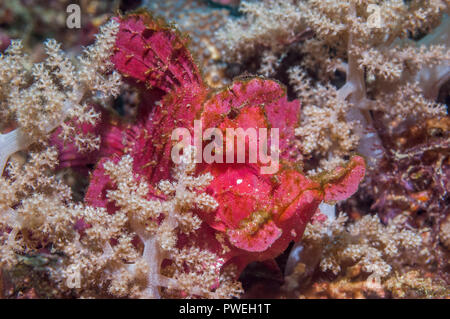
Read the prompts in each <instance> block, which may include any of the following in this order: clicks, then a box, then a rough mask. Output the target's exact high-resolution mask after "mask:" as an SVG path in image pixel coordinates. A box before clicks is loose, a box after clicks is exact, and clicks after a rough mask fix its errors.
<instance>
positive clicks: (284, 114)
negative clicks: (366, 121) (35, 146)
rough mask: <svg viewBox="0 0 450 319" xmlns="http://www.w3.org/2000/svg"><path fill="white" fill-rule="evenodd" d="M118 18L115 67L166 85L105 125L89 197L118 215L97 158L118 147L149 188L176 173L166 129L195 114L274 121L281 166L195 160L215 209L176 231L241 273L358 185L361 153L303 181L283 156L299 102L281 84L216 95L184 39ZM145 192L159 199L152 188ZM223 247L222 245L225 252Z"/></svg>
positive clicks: (227, 122) (213, 120) (188, 124)
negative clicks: (122, 121) (157, 97)
mask: <svg viewBox="0 0 450 319" xmlns="http://www.w3.org/2000/svg"><path fill="white" fill-rule="evenodd" d="M119 21H120V23H121V26H120V32H119V34H118V38H117V45H116V48H115V54H114V57H113V59H112V60H113V62H114V64H115V66H116V68H117V69H118V70H119V71H120V72H121V73H122V74H123V75H125V76H127V77H128V79H129V80H130V82H131V83H135V84H136V85H142V84H145V87H146V88H147V90H148V92H155V91H158V92H162V93H161V102H160V105H159V106H157V105H155V104H154V101H153V100H152V99H149V100H144V101H143V102H142V105H141V107H140V108H141V110H140V112H141V113H140V114H142V115H143V116H142V117H140V118H139V119H138V121H137V123H135V124H133V125H128V126H127V127H125V126H118V127H115V128H114V127H110V128H108V129H107V130H106V132H107V133H105V134H104V136H105V137H106V138H105V143H104V144H103V146H102V150H101V154H105V155H104V157H103V158H102V159H101V160H100V161H99V163H98V164H97V168H96V169H95V170H94V172H93V174H92V177H91V183H90V185H89V188H88V191H87V194H86V203H88V204H90V205H93V206H101V207H106V208H107V209H108V211H109V212H110V213H114V211H115V209H116V208H115V207H114V205H112V204H111V203H110V202H108V200H107V198H106V192H107V190H108V189H112V188H114V187H115V185H113V184H112V183H111V181H110V179H109V177H108V176H106V175H105V172H104V169H103V163H104V162H105V161H107V160H113V161H118V160H119V158H120V156H122V155H123V154H130V155H131V156H132V157H133V160H134V166H133V173H134V175H135V177H136V179H137V180H138V181H139V180H141V179H143V180H146V181H147V182H149V184H151V185H154V184H155V183H156V182H158V181H160V180H162V179H172V175H171V172H172V168H173V166H174V164H173V163H172V161H171V156H170V151H171V148H172V146H173V145H174V143H176V142H175V141H171V133H172V130H173V129H174V128H177V127H185V128H188V129H190V130H191V131H192V129H193V121H194V120H195V119H199V120H201V122H202V125H203V130H205V129H206V128H210V127H217V128H219V129H221V130H222V131H224V132H225V130H226V128H231V127H232V128H237V127H241V128H243V129H246V128H256V129H257V128H269V129H270V128H278V129H279V130H280V152H281V156H280V170H279V171H278V172H277V173H275V174H266V175H264V174H261V171H260V168H261V166H262V165H263V164H262V163H260V162H257V163H249V162H248V161H246V162H245V163H241V164H238V163H230V164H220V163H212V164H206V163H202V164H199V165H198V166H197V172H196V173H197V174H204V173H211V174H212V175H213V177H214V179H213V181H212V182H211V183H210V185H209V186H208V187H207V189H206V191H207V192H208V193H209V194H210V195H212V196H213V197H214V198H215V199H216V201H217V202H218V204H219V206H218V208H217V209H216V210H215V211H214V212H208V213H205V212H201V211H199V212H196V213H197V214H198V215H199V216H200V217H201V218H202V220H203V221H204V223H203V224H202V226H201V228H200V229H199V230H198V231H196V232H195V233H194V234H191V235H189V236H187V235H184V234H180V235H179V238H178V245H179V246H184V245H198V246H199V247H201V248H204V249H208V250H210V251H213V252H215V253H216V254H217V255H218V256H220V257H221V258H223V260H224V261H226V262H228V263H234V264H236V265H237V266H238V268H239V270H242V269H243V268H244V267H245V266H246V265H247V264H248V263H250V262H252V261H263V260H267V259H270V258H274V257H276V256H278V255H279V254H280V253H282V252H283V251H284V250H285V249H286V247H287V246H288V245H289V243H290V242H291V241H298V240H300V239H301V236H302V234H303V231H304V229H305V227H306V225H307V223H308V222H309V221H310V220H311V218H312V216H313V215H314V213H315V212H316V211H317V208H318V206H319V204H320V203H321V202H322V201H323V200H326V201H334V200H341V199H344V198H347V197H348V196H350V195H352V194H353V193H354V192H355V191H356V189H357V187H358V183H359V182H360V180H361V179H362V177H363V175H364V167H365V166H364V160H363V159H362V158H360V157H353V158H352V159H351V161H350V164H349V165H348V167H347V168H339V169H338V170H337V171H336V172H334V173H332V174H328V175H324V176H322V177H321V178H320V179H319V180H317V181H313V180H310V179H308V178H306V177H305V176H304V175H303V174H302V173H301V172H300V171H297V170H296V169H295V168H294V167H295V166H294V165H293V164H294V163H291V162H290V161H289V158H290V156H289V155H290V154H289V153H290V152H291V151H292V150H293V149H292V141H293V139H294V128H295V127H296V126H298V120H299V113H300V103H299V101H292V102H289V101H288V100H287V96H286V92H285V90H284V88H283V87H282V86H281V85H280V84H279V83H277V82H276V81H272V80H266V79H261V78H252V79H245V80H236V81H235V82H234V83H233V84H232V85H231V86H230V87H229V88H227V89H224V90H222V91H220V92H216V93H213V92H211V91H210V90H209V89H208V88H207V86H206V85H205V84H204V83H203V81H202V79H201V76H200V73H199V71H198V68H197V67H196V65H195V63H193V60H192V57H191V56H190V53H189V51H188V50H187V49H186V47H185V41H184V39H183V38H182V37H181V36H180V35H178V34H177V33H176V32H175V31H173V30H172V29H171V28H169V27H167V26H164V25H162V24H161V23H160V22H155V21H154V20H153V19H152V18H151V17H150V16H149V15H148V14H134V15H130V16H126V17H124V18H121V19H119ZM142 109H144V110H145V111H142ZM224 136H225V135H224ZM271 142H272V141H270V140H269V144H270V143H271ZM205 144H206V142H205ZM247 149H248V148H247ZM235 150H236V148H235ZM247 156H248V154H247ZM149 198H158V194H157V193H156V191H155V190H154V189H151V190H150V191H149ZM159 198H161V197H159ZM219 237H220V238H223V239H222V240H219V239H218V238H219ZM224 245H225V246H227V247H228V249H225V250H224Z"/></svg>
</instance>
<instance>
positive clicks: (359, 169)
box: [324, 156, 366, 202]
mask: <svg viewBox="0 0 450 319" xmlns="http://www.w3.org/2000/svg"><path fill="white" fill-rule="evenodd" d="M365 171H366V164H365V161H364V159H363V158H362V157H361V156H353V157H352V158H351V159H350V162H349V163H348V164H347V167H345V168H343V167H338V168H337V169H336V170H335V171H334V172H333V174H332V177H331V178H330V180H328V182H327V183H326V185H325V187H324V191H325V197H324V200H325V201H326V202H332V201H339V200H344V199H347V198H349V197H350V196H352V195H353V194H354V193H355V192H356V191H357V189H358V186H359V183H360V182H361V180H362V179H363V177H364V174H365Z"/></svg>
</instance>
